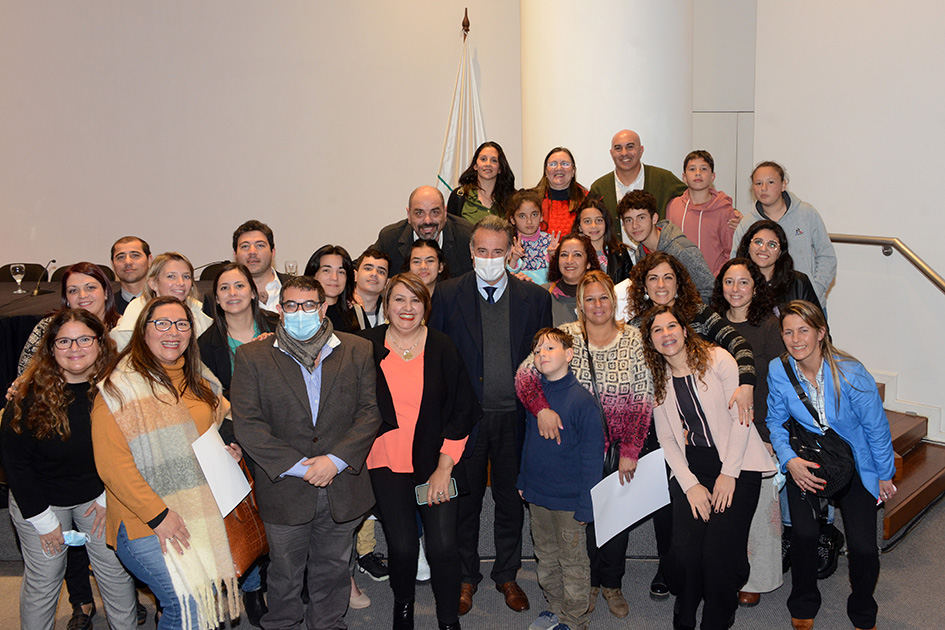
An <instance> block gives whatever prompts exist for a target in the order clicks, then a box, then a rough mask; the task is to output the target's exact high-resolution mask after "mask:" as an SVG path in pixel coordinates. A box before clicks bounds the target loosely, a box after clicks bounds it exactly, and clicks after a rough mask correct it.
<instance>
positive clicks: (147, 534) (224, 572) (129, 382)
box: [92, 297, 240, 630]
mask: <svg viewBox="0 0 945 630" xmlns="http://www.w3.org/2000/svg"><path fill="white" fill-rule="evenodd" d="M193 336H194V320H193V314H192V313H191V310H190V309H188V308H185V307H184V305H183V304H182V303H181V302H179V301H178V300H177V299H176V298H173V297H158V298H155V299H153V300H151V301H150V302H149V303H148V304H147V305H146V306H145V307H144V309H143V310H142V311H141V314H140V316H139V317H138V319H137V322H136V323H135V326H134V330H133V334H132V337H131V341H130V342H129V344H128V347H127V348H126V349H125V350H124V351H123V352H122V354H121V355H120V356H119V360H118V363H117V365H116V366H115V367H114V368H113V369H112V370H111V371H110V373H108V375H107V376H106V377H105V379H104V380H103V382H102V384H101V385H99V389H100V391H101V395H100V396H98V397H97V399H96V401H95V406H94V408H93V410H92V440H93V445H94V448H95V463H96V467H97V468H98V472H99V476H100V477H101V478H102V481H104V482H105V489H106V492H107V495H108V501H109V504H108V505H109V509H108V514H107V520H106V536H107V540H108V543H109V545H112V546H114V547H115V549H116V551H117V553H118V557H119V558H120V559H121V561H122V562H123V563H124V564H125V566H126V567H127V568H128V569H129V570H130V571H131V572H132V573H133V574H134V575H135V576H137V577H138V578H139V579H140V580H141V581H143V582H145V583H146V584H147V585H148V586H149V587H150V588H151V590H152V592H153V593H154V594H155V595H156V596H157V598H158V600H159V603H160V605H161V606H162V608H163V615H162V616H161V619H160V621H159V623H158V626H157V627H158V629H159V630H165V629H168V630H169V629H171V628H188V629H193V628H198V629H201V630H203V629H207V630H211V629H215V628H216V627H217V626H218V625H219V624H220V623H221V622H222V621H224V618H225V615H224V610H226V612H227V613H228V614H229V616H230V617H231V618H233V617H236V615H237V614H238V610H239V608H238V603H237V601H238V600H237V594H238V593H239V591H238V589H237V586H236V575H235V572H234V568H233V560H232V557H231V556H230V548H229V545H228V541H227V536H226V529H225V527H224V525H223V518H222V517H221V516H220V511H219V509H218V508H217V505H216V502H215V501H214V499H213V496H212V494H211V493H210V488H209V486H208V485H207V481H206V479H205V478H204V475H203V472H202V471H201V469H200V466H199V464H198V463H197V460H196V457H195V456H194V452H193V449H192V448H191V444H192V443H193V441H194V440H196V439H197V437H199V436H200V435H201V434H203V433H204V432H205V431H207V430H208V429H209V428H210V427H211V426H212V425H219V423H220V422H221V420H222V419H223V416H224V414H225V412H226V408H227V407H228V406H229V405H228V403H227V402H226V399H224V398H223V397H222V396H221V395H220V391H221V390H220V384H219V382H218V381H217V380H216V378H214V377H213V375H212V374H210V372H209V371H208V370H207V369H206V368H205V367H203V365H202V364H201V363H200V359H199V353H198V350H197V345H196V344H195V343H192V341H193ZM228 449H230V447H228ZM231 451H232V452H231V454H233V455H234V457H237V456H238V455H240V454H239V453H238V452H236V451H235V450H233V449H231ZM224 592H225V595H224V594H223V593H224Z"/></svg>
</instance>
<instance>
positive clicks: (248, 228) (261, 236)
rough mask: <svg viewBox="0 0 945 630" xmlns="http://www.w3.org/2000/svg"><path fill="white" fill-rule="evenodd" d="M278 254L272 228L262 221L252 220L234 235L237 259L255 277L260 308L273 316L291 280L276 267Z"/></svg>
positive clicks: (234, 250)
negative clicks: (275, 260)
mask: <svg viewBox="0 0 945 630" xmlns="http://www.w3.org/2000/svg"><path fill="white" fill-rule="evenodd" d="M275 255H276V241H275V238H273V235H272V229H271V228H270V227H269V226H268V225H266V224H265V223H263V222H262V221H257V220H255V219H251V220H249V221H247V222H246V223H244V224H243V225H241V226H239V227H238V228H236V231H235V232H233V259H234V260H235V261H236V262H238V263H239V264H241V265H243V266H245V267H246V268H247V269H249V273H250V274H252V276H253V282H254V283H255V284H256V291H257V292H258V293H259V307H260V308H264V309H266V310H267V311H271V312H273V313H275V312H276V305H277V304H278V303H279V292H280V291H281V290H282V283H283V282H285V281H286V280H287V279H288V277H287V276H284V275H282V274H280V273H278V272H277V271H276V270H275V269H273V268H272V259H273V258H274V257H275ZM211 303H212V300H211Z"/></svg>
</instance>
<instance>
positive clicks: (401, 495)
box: [370, 468, 460, 623]
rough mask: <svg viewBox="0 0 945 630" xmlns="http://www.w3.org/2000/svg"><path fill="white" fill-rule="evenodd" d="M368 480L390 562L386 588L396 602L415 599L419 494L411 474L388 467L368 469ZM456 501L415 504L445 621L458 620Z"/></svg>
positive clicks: (440, 613)
mask: <svg viewBox="0 0 945 630" xmlns="http://www.w3.org/2000/svg"><path fill="white" fill-rule="evenodd" d="M370 473H371V484H372V485H373V486H374V496H375V497H376V498H377V513H378V516H379V517H380V521H381V526H382V527H383V528H384V537H385V538H386V539H387V555H388V557H389V566H390V587H391V589H392V590H393V591H394V601H395V602H397V603H401V604H406V603H408V602H412V601H414V593H415V585H416V580H417V556H418V554H419V553H420V539H419V538H418V537H417V517H416V514H417V509H418V506H417V495H416V492H415V490H414V489H415V488H416V483H415V481H414V479H413V475H410V474H407V473H395V472H391V470H390V468H372V469H371V471H370ZM458 507H459V506H458V504H457V500H456V499H453V500H451V501H448V502H446V503H441V504H440V505H434V506H428V505H423V506H420V507H419V510H420V518H421V519H423V535H424V538H425V540H426V549H427V559H428V560H429V562H430V576H431V578H432V581H431V585H432V587H433V596H434V598H435V599H436V618H437V619H438V620H440V621H442V622H444V623H455V622H456V621H458V620H459V590H460V566H459V552H458V551H457V549H456V515H457V513H458V511H459V510H458Z"/></svg>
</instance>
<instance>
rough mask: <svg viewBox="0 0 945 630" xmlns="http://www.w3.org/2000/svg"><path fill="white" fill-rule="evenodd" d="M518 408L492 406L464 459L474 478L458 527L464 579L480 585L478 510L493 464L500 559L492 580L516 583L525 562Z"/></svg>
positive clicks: (461, 500) (461, 504) (461, 502)
mask: <svg viewBox="0 0 945 630" xmlns="http://www.w3.org/2000/svg"><path fill="white" fill-rule="evenodd" d="M517 425H518V414H517V413H516V412H515V411H508V412H495V411H487V412H485V413H484V414H483V416H482V420H481V421H480V423H479V435H478V437H477V439H476V444H475V446H474V447H473V451H472V453H471V454H470V455H469V456H468V457H467V458H466V459H465V460H464V463H465V466H466V474H467V475H468V478H469V494H468V495H463V496H460V497H459V530H458V531H457V535H456V541H457V543H458V545H459V557H460V561H461V562H462V568H463V582H466V583H468V584H479V582H481V581H482V573H480V571H479V515H480V513H481V512H482V499H483V497H484V496H485V492H486V467H487V464H491V466H492V498H493V500H494V501H495V523H494V524H493V535H494V540H495V556H496V557H495V564H493V565H492V579H493V580H494V581H495V582H496V583H497V584H502V583H504V582H511V581H512V580H514V579H515V575H516V573H518V570H519V569H520V568H521V566H522V523H523V521H524V518H525V511H524V507H523V503H522V498H521V497H520V496H519V494H518V490H516V489H515V482H516V481H518V465H519V452H518V445H517V437H516V427H517Z"/></svg>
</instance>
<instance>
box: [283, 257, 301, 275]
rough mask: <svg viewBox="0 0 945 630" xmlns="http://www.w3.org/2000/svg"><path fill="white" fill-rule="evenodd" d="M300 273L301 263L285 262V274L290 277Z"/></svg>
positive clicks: (294, 261)
mask: <svg viewBox="0 0 945 630" xmlns="http://www.w3.org/2000/svg"><path fill="white" fill-rule="evenodd" d="M298 271H299V263H298V261H296V260H287V261H285V272H286V273H287V274H289V275H290V276H294V275H296V274H297V273H298Z"/></svg>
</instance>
